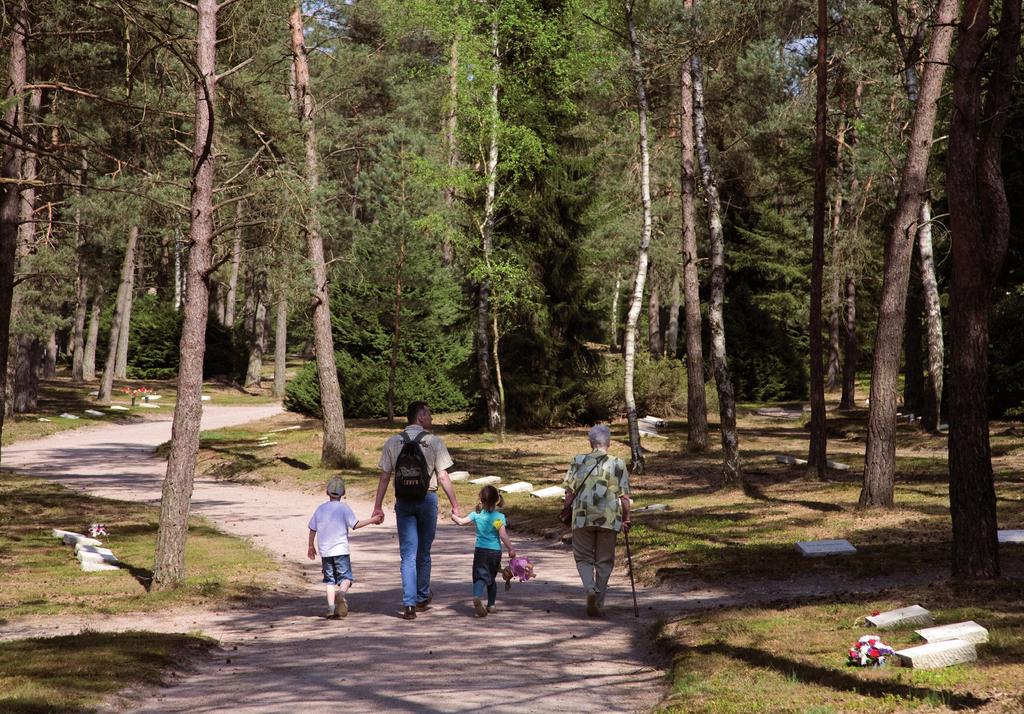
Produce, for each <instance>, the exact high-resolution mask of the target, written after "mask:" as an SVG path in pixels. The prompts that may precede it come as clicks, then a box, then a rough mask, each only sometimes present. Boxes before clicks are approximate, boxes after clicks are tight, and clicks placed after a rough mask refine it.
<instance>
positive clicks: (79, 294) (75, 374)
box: [71, 158, 89, 383]
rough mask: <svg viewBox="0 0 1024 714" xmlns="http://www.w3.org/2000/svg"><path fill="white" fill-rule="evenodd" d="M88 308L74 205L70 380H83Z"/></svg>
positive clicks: (77, 212)
mask: <svg viewBox="0 0 1024 714" xmlns="http://www.w3.org/2000/svg"><path fill="white" fill-rule="evenodd" d="M86 167H87V162H86V160H85V159H84V158H83V159H82V168H81V170H80V171H79V172H78V186H77V189H76V193H77V194H78V197H79V199H81V196H82V190H83V187H84V186H85V172H86ZM88 309H89V279H88V278H87V277H86V274H85V231H84V230H83V229H82V208H81V206H80V205H78V204H76V205H75V319H74V323H73V325H72V330H71V381H72V382H76V383H78V382H83V381H85V371H84V367H85V315H86V313H87V312H88Z"/></svg>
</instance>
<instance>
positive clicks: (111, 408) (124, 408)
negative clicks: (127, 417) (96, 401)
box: [107, 404, 131, 412]
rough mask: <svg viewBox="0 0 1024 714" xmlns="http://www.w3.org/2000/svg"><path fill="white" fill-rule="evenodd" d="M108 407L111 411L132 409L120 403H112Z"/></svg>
mask: <svg viewBox="0 0 1024 714" xmlns="http://www.w3.org/2000/svg"><path fill="white" fill-rule="evenodd" d="M107 408H108V409H110V410H111V411H115V412H128V411H131V409H129V408H128V407H123V406H121V405H120V404H111V405H110V406H109V407H107Z"/></svg>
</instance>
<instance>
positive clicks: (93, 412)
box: [85, 409, 103, 416]
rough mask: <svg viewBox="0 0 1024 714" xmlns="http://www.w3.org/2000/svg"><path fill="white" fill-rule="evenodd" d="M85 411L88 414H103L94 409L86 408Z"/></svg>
mask: <svg viewBox="0 0 1024 714" xmlns="http://www.w3.org/2000/svg"><path fill="white" fill-rule="evenodd" d="M85 413H86V414H88V415H89V416H103V412H98V411H96V410H95V409H86V410H85Z"/></svg>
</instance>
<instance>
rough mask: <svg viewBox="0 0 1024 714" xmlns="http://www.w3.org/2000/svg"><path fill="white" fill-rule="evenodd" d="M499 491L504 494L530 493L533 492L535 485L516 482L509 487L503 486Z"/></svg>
mask: <svg viewBox="0 0 1024 714" xmlns="http://www.w3.org/2000/svg"><path fill="white" fill-rule="evenodd" d="M498 490H499V491H501V492H502V493H529V492H530V491H532V490H533V484H532V483H529V482H527V481H516V482H515V483H510V484H509V485H508V486H502V487H500V488H499V489H498Z"/></svg>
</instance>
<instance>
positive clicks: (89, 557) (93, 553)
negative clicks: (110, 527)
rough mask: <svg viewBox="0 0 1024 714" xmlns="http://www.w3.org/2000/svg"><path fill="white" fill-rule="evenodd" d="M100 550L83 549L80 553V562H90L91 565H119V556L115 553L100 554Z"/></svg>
mask: <svg viewBox="0 0 1024 714" xmlns="http://www.w3.org/2000/svg"><path fill="white" fill-rule="evenodd" d="M99 550H100V549H99V548H97V549H95V550H86V549H82V550H80V551H78V560H79V561H81V562H83V563H84V562H86V561H89V562H91V563H111V564H113V563H117V562H119V561H118V559H117V556H116V555H114V554H113V553H100V552H99Z"/></svg>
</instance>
